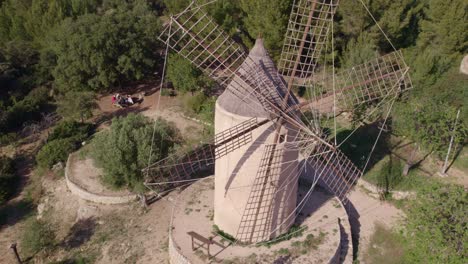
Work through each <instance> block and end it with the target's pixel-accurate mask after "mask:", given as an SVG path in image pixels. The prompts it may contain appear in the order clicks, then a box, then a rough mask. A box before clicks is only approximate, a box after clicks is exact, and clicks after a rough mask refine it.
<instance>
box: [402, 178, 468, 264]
mask: <svg viewBox="0 0 468 264" xmlns="http://www.w3.org/2000/svg"><path fill="white" fill-rule="evenodd" d="M467 203H468V194H467V192H466V191H465V190H464V189H463V187H461V186H455V185H441V184H437V183H434V184H430V185H428V186H426V187H424V188H422V189H421V190H420V192H419V193H418V197H417V198H416V199H414V200H413V201H412V202H411V204H410V207H409V209H408V211H407V212H406V214H407V218H406V227H405V229H404V230H405V233H404V235H405V239H404V240H403V241H405V256H404V257H405V261H404V263H465V262H466V256H467V254H468V251H467V248H466V245H467V243H468V233H467V232H466V230H467V216H468V209H467V206H466V205H467Z"/></svg>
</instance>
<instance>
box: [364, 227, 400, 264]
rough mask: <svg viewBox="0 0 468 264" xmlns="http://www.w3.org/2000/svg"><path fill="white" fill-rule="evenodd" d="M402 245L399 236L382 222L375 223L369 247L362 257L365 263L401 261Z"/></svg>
mask: <svg viewBox="0 0 468 264" xmlns="http://www.w3.org/2000/svg"><path fill="white" fill-rule="evenodd" d="M402 256H403V247H402V246H401V241H400V237H399V236H398V234H396V233H394V232H393V231H392V230H391V229H389V228H387V227H386V226H385V225H383V224H382V223H378V222H377V223H376V224H375V231H374V234H372V236H371V237H370V243H369V247H368V248H367V250H366V252H365V254H364V255H363V258H364V260H365V262H366V263H379V264H396V263H403V262H402Z"/></svg>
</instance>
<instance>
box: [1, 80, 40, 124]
mask: <svg viewBox="0 0 468 264" xmlns="http://www.w3.org/2000/svg"><path fill="white" fill-rule="evenodd" d="M48 103H49V91H48V88H46V87H39V88H36V89H34V90H32V91H31V92H30V93H29V94H28V95H27V96H26V97H25V98H24V99H23V100H21V101H18V102H16V103H15V104H13V105H12V106H11V107H9V108H8V109H7V110H6V112H5V114H4V116H3V118H1V120H0V129H1V130H5V131H11V130H13V129H17V128H20V127H21V125H23V124H24V123H25V122H27V121H30V120H38V119H40V118H41V112H43V111H45V110H46V107H47V106H48Z"/></svg>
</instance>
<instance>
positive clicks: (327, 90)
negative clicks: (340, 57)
mask: <svg viewBox="0 0 468 264" xmlns="http://www.w3.org/2000/svg"><path fill="white" fill-rule="evenodd" d="M408 71H409V67H408V66H407V65H406V63H405V61H404V59H403V54H402V53H401V51H395V52H392V53H389V54H387V55H384V56H381V57H378V58H376V59H373V60H370V61H368V62H366V63H363V64H361V65H357V66H354V67H352V68H351V69H347V70H343V71H340V72H339V73H338V74H337V75H336V76H335V84H336V85H335V87H336V89H335V94H336V100H337V107H338V108H339V109H341V110H352V109H354V108H356V107H357V106H359V105H362V104H365V103H368V102H373V101H381V100H386V99H388V100H390V99H393V98H394V97H395V96H397V95H399V94H401V93H403V92H406V91H408V90H410V89H412V87H413V85H412V82H411V78H410V76H409V73H408ZM307 86H308V89H310V91H309V92H311V93H312V95H311V96H312V98H313V99H312V100H310V101H307V102H304V103H301V107H302V108H305V107H307V106H311V107H312V108H313V109H316V110H318V111H320V112H330V111H333V100H334V97H333V79H332V78H327V79H325V80H323V81H318V82H315V83H313V82H309V84H308V85H307Z"/></svg>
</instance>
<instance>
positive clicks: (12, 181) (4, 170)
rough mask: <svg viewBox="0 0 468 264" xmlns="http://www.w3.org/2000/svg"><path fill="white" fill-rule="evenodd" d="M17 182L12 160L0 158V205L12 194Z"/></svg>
mask: <svg viewBox="0 0 468 264" xmlns="http://www.w3.org/2000/svg"><path fill="white" fill-rule="evenodd" d="M17 180H18V177H17V175H16V172H15V166H14V162H13V160H12V159H10V158H8V157H3V156H0V204H2V203H4V202H5V201H6V200H7V199H8V198H9V197H10V196H11V195H12V194H13V192H14V190H15V188H16V184H17Z"/></svg>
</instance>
